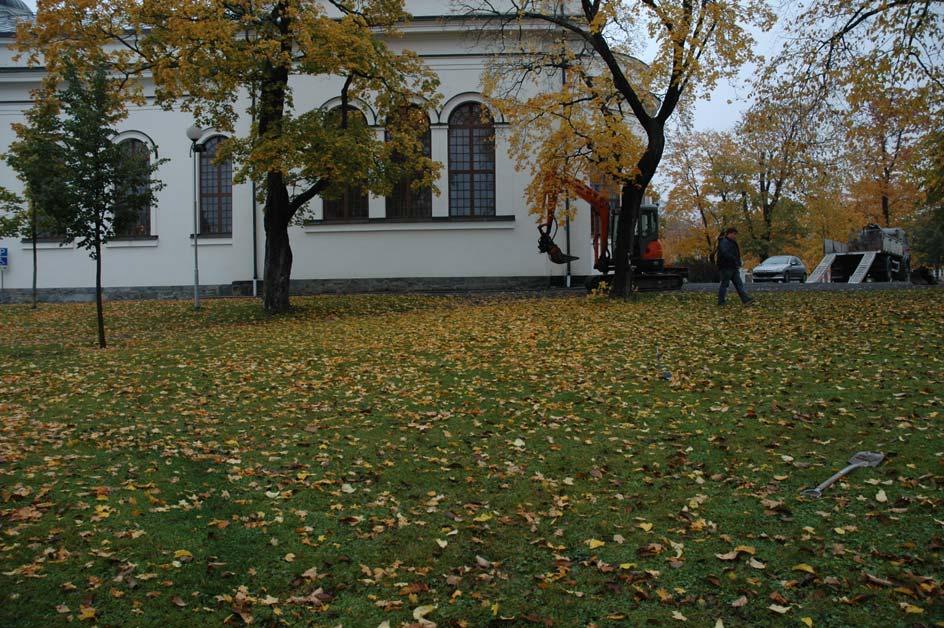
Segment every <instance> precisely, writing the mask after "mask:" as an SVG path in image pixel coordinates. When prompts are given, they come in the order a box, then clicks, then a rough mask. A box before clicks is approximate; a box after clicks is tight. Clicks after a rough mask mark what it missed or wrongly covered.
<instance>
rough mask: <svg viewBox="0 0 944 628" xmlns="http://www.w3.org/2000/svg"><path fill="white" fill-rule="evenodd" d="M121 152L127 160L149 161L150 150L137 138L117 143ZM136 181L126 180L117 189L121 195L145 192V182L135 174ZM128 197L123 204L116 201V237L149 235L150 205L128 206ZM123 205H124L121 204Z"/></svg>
mask: <svg viewBox="0 0 944 628" xmlns="http://www.w3.org/2000/svg"><path fill="white" fill-rule="evenodd" d="M118 148H120V149H121V153H122V155H123V156H124V158H125V159H127V160H132V159H134V160H141V161H143V162H144V164H150V163H151V151H150V150H148V146H147V144H145V143H144V142H142V141H141V140H139V139H134V138H132V139H127V140H124V141H122V142H120V143H119V144H118ZM136 178H137V179H138V181H126V182H125V185H124V186H122V187H123V189H121V190H120V191H119V199H120V198H121V196H128V197H134V196H136V195H140V194H145V193H146V192H147V185H148V184H147V182H145V181H142V180H141V177H140V176H136ZM127 201H128V199H127V198H125V203H124V204H123V203H122V202H121V200H119V201H118V207H116V208H115V234H116V235H117V236H118V237H125V238H140V237H144V236H149V235H151V206H150V205H147V206H145V207H136V208H130V207H127V206H126V205H127V204H128V203H127ZM123 205H125V206H123Z"/></svg>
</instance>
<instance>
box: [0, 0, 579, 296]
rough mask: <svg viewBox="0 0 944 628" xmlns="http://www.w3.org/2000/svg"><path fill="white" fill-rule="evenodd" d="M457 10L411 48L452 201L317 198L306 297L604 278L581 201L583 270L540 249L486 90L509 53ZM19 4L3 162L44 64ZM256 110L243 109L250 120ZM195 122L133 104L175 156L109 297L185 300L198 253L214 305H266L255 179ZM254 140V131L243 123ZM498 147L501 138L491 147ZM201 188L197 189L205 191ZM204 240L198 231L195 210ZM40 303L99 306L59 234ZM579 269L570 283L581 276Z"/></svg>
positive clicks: (302, 87)
mask: <svg viewBox="0 0 944 628" xmlns="http://www.w3.org/2000/svg"><path fill="white" fill-rule="evenodd" d="M449 6H450V5H449V3H448V2H438V1H434V0H409V1H408V3H407V10H409V11H410V12H411V13H412V14H413V16H414V20H413V21H412V22H411V23H409V24H407V25H405V26H404V27H403V37H402V38H401V39H398V40H397V41H396V44H395V45H396V46H398V47H403V48H408V49H411V50H413V51H415V52H416V53H417V54H418V55H419V56H420V57H421V58H422V59H423V60H424V61H425V63H426V64H427V65H428V67H429V68H430V69H432V70H433V71H435V72H436V73H437V74H438V76H439V79H440V82H441V84H440V88H439V91H440V94H441V95H442V101H441V105H440V106H437V107H436V108H431V109H429V111H427V114H428V116H429V120H430V130H429V138H428V141H429V147H430V151H431V156H432V157H433V158H434V159H435V160H437V161H439V162H440V163H441V164H442V168H441V171H440V176H439V180H438V182H437V187H438V190H439V192H438V194H432V193H427V194H425V195H424V194H422V193H415V192H411V191H410V190H409V189H408V188H406V189H402V190H397V191H395V192H394V193H393V194H392V195H391V196H389V197H379V196H367V195H358V194H356V193H350V194H347V195H345V196H344V197H343V198H341V199H339V200H334V201H323V200H322V199H320V198H317V197H316V198H315V199H314V200H313V201H312V202H311V205H310V210H311V211H310V212H309V220H307V221H306V222H305V223H304V224H300V225H298V226H295V227H292V228H291V230H290V238H291V246H292V252H293V255H294V264H293V268H292V280H293V283H292V293H293V294H305V293H314V292H326V291H327V292H334V291H362V290H371V291H385V290H466V289H480V288H497V289H502V288H522V287H530V288H541V287H546V286H550V285H564V284H566V283H567V282H568V280H569V279H571V278H572V280H573V282H574V285H577V282H578V280H580V281H582V278H583V277H585V276H587V275H590V274H592V273H593V271H592V269H591V265H592V259H593V252H592V245H591V232H590V230H591V224H590V223H591V220H590V215H589V209H588V208H587V207H586V206H583V205H581V206H580V207H579V210H578V214H577V217H576V218H575V219H574V220H573V221H572V222H571V224H570V225H569V228H565V226H564V225H561V229H560V232H559V233H558V236H557V243H558V244H559V245H560V246H561V248H562V249H565V251H566V250H569V251H570V253H571V254H572V255H576V256H579V258H580V259H579V260H577V261H574V262H573V263H572V264H570V265H569V266H568V265H556V264H553V263H551V262H550V261H549V260H548V259H547V256H545V255H542V254H539V253H538V250H537V239H538V232H537V229H536V217H535V216H534V215H533V214H531V213H529V211H528V207H527V206H526V205H525V201H524V189H525V186H526V185H527V184H528V180H529V174H528V173H527V172H518V171H516V170H515V164H514V161H513V160H512V158H511V157H510V156H509V154H508V131H509V129H508V125H507V124H506V123H505V121H504V118H503V116H502V112H501V111H496V110H490V111H489V113H490V118H491V120H492V122H491V123H488V122H482V120H483V116H480V115H478V114H479V112H480V109H481V108H486V109H488V105H487V104H486V103H485V102H484V99H483V97H482V95H481V93H480V92H481V81H482V72H483V67H484V64H485V62H486V58H487V56H488V55H489V54H492V53H493V52H494V51H492V50H488V49H486V48H484V47H482V44H479V43H477V40H476V39H475V38H474V37H472V36H470V34H469V31H470V28H469V24H468V23H467V21H466V20H463V19H459V18H457V17H456V16H452V17H450V16H449V15H448V14H447V13H448V10H449V9H448V7H449ZM28 11H29V9H28V8H27V7H26V6H25V5H23V4H22V3H21V2H20V1H19V0H0V152H3V151H6V150H7V148H8V147H9V145H10V143H11V142H12V141H13V140H14V138H15V136H14V133H13V130H12V129H11V126H10V125H11V124H12V123H15V122H21V121H23V119H24V118H23V111H24V110H25V109H26V108H28V107H29V106H30V104H31V103H30V90H32V89H33V88H35V87H37V86H38V85H39V82H40V79H41V77H42V70H41V69H34V68H28V67H27V66H26V62H25V60H19V61H14V51H13V50H12V49H11V44H12V43H13V39H14V34H13V30H14V28H15V20H16V19H23V18H24V17H27V18H28V15H25V14H24V12H26V13H28ZM292 87H293V90H294V102H295V107H296V109H298V110H302V109H304V108H309V109H311V108H317V107H327V108H330V107H334V106H337V104H338V102H339V98H338V95H339V93H340V88H341V83H340V80H338V81H333V80H330V79H325V78H319V77H310V76H296V77H293V83H292ZM358 108H359V109H360V110H361V113H362V114H363V115H364V116H365V117H366V118H367V121H368V123H369V124H370V125H371V126H372V127H373V128H374V129H375V131H376V133H377V134H378V135H379V136H380V137H382V134H383V133H384V129H383V120H380V119H377V117H376V116H375V115H374V112H372V111H371V110H370V109H369V108H368V107H366V106H363V105H360V106H359V107H358ZM244 109H245V107H244V108H243V110H244ZM193 122H194V121H193V118H192V116H191V115H190V114H189V113H185V112H179V111H166V110H163V109H161V108H160V107H158V106H140V107H134V108H132V109H131V111H130V113H129V115H128V117H127V118H126V119H125V120H124V121H123V122H122V123H121V125H120V127H119V128H118V129H117V130H118V131H119V134H118V135H117V136H116V138H115V141H116V142H130V143H132V144H131V146H130V147H131V148H133V149H135V150H142V151H148V153H149V154H150V155H152V156H153V157H154V158H155V159H167V162H166V163H164V164H162V165H161V167H160V168H159V169H158V171H157V174H156V176H157V178H159V179H160V180H161V181H163V183H164V184H165V187H164V188H163V189H162V190H161V191H159V192H158V193H157V199H156V202H155V203H154V204H153V206H152V207H151V208H150V211H148V212H145V213H142V214H141V215H140V216H139V217H138V220H137V222H136V224H133V225H127V226H126V227H125V228H124V229H123V233H122V235H121V237H119V238H116V239H114V240H112V241H111V242H109V243H108V244H107V245H106V246H105V250H104V253H103V285H104V286H105V287H106V297H107V298H111V299H116V298H134V297H147V296H154V297H164V298H186V297H187V296H188V295H191V294H192V290H193V278H194V247H195V246H196V247H197V253H198V265H199V280H200V285H201V288H202V292H203V294H206V295H231V294H243V295H246V294H253V292H254V291H255V290H256V289H257V288H258V284H256V283H255V280H258V281H260V282H261V277H262V272H263V269H262V263H263V251H264V248H265V236H264V232H263V229H262V224H263V216H262V205H261V204H260V203H257V202H255V201H254V196H253V193H252V187H251V185H250V184H244V185H237V184H234V183H233V182H232V172H233V168H232V166H231V164H221V165H215V164H213V163H212V161H211V159H212V153H213V150H214V147H215V146H216V144H217V143H218V142H219V141H220V140H221V139H222V137H223V136H222V135H221V134H219V133H217V132H215V131H213V130H212V129H207V130H204V131H203V132H202V134H201V135H200V138H199V140H198V143H199V144H200V145H201V146H202V147H203V148H204V149H205V150H204V151H203V152H200V153H196V154H194V153H192V152H191V140H190V139H188V137H187V129H188V128H189V127H191V126H192V125H193ZM242 125H243V128H242V129H240V132H245V131H246V130H247V128H248V120H243V121H242ZM492 137H493V138H494V141H493V142H492V141H491V138H492ZM483 141H484V142H486V144H487V146H485V145H483V146H485V148H484V149H483V150H484V152H483V153H482V154H483V155H485V157H484V158H483V157H476V158H475V159H473V158H472V155H473V154H477V153H473V150H477V148H474V147H473V146H472V145H473V144H475V143H476V142H479V143H481V142H483ZM0 185H2V186H4V187H6V188H7V189H9V190H12V191H14V192H19V191H20V190H22V183H21V182H20V181H19V180H18V179H17V177H16V175H15V173H14V172H13V171H12V170H11V169H10V168H9V166H7V165H6V163H0ZM195 191H196V192H195ZM195 198H196V199H197V206H198V207H199V210H198V211H199V216H200V218H199V223H200V227H199V234H198V238H196V241H195V239H194V238H193V237H192V234H193V231H194V217H195V216H194V215H195V209H194V208H195V203H194V199H195ZM0 249H6V253H7V255H6V260H7V265H6V267H5V268H4V269H3V271H2V273H3V274H2V279H3V297H2V298H3V299H4V300H5V301H7V302H10V301H22V300H25V299H27V298H28V296H29V289H30V287H31V285H32V254H33V251H32V244H31V242H28V241H23V240H21V239H19V238H6V239H2V240H0ZM37 256H38V269H39V270H38V279H37V280H38V287H39V289H40V291H41V298H44V299H57V300H85V299H90V298H92V294H93V286H94V277H95V274H94V263H93V261H92V260H91V259H89V257H88V253H87V251H85V250H83V249H79V248H77V247H75V246H74V245H73V244H68V243H67V244H62V243H61V242H60V241H59V240H57V239H55V238H50V239H45V240H43V241H40V242H38V244H37ZM568 272H569V273H570V276H568Z"/></svg>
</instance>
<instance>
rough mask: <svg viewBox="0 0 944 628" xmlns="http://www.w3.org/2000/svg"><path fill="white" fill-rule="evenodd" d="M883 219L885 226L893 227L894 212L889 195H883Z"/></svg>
mask: <svg viewBox="0 0 944 628" xmlns="http://www.w3.org/2000/svg"><path fill="white" fill-rule="evenodd" d="M882 218H883V219H884V220H885V226H886V227H891V226H892V224H891V223H892V211H891V203H890V202H889V199H888V194H882Z"/></svg>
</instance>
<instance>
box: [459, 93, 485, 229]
mask: <svg viewBox="0 0 944 628" xmlns="http://www.w3.org/2000/svg"><path fill="white" fill-rule="evenodd" d="M449 215H450V216H494V215H495V126H494V123H493V122H492V116H491V115H490V114H489V112H488V109H486V108H485V107H483V106H482V105H480V104H479V103H466V104H464V105H460V106H459V107H457V108H456V109H455V110H454V111H453V112H452V115H451V116H449Z"/></svg>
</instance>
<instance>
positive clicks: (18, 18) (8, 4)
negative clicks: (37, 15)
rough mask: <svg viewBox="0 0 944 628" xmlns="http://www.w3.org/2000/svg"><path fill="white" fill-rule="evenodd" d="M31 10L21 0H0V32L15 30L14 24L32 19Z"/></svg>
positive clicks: (6, 32) (13, 31) (5, 32)
mask: <svg viewBox="0 0 944 628" xmlns="http://www.w3.org/2000/svg"><path fill="white" fill-rule="evenodd" d="M32 19H33V12H32V11H31V10H30V8H29V7H28V6H26V5H25V4H24V3H23V2H22V0H0V34H8V33H15V32H16V25H17V23H19V22H22V21H23V20H32Z"/></svg>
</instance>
